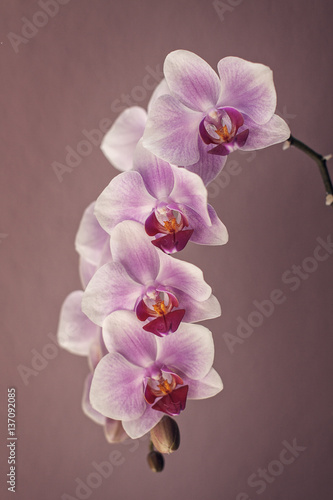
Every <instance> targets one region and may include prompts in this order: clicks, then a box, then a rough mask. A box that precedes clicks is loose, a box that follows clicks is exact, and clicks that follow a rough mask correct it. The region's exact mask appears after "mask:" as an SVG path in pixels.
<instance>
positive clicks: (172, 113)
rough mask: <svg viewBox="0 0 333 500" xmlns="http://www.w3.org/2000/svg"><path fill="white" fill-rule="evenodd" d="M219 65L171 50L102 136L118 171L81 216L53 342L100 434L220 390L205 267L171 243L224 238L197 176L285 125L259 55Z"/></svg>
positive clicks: (129, 428) (279, 136) (132, 432)
mask: <svg viewBox="0 0 333 500" xmlns="http://www.w3.org/2000/svg"><path fill="white" fill-rule="evenodd" d="M218 73H219V76H218V74H217V73H216V72H215V71H214V70H213V69H212V68H211V67H210V66H209V65H208V64H207V63H206V62H205V61H204V60H203V59H201V58H200V57H199V56H197V55H195V54H193V53H192V52H189V51H186V50H176V51H174V52H172V53H170V54H169V55H168V56H167V57H166V60H165V63H164V75H165V78H164V79H163V80H162V81H161V83H160V84H159V85H158V86H157V87H156V89H155V91H154V92H153V95H152V97H151V99H150V102H149V104H148V111H147V112H146V111H145V110H144V109H142V108H141V107H138V106H135V107H131V108H128V109H126V110H125V111H123V112H122V113H121V114H120V116H119V117H118V118H117V120H116V121H115V123H114V124H113V126H112V128H111V129H110V131H109V132H108V133H107V134H106V136H105V138H104V140H103V142H102V145H101V148H102V151H103V152H104V154H105V156H106V157H107V158H108V159H109V160H110V162H111V163H112V165H113V166H114V167H116V168H118V169H119V170H121V171H122V173H120V174H119V175H117V176H116V177H114V178H113V179H112V181H111V182H110V184H109V185H108V186H107V187H106V188H105V190H104V191H103V192H102V193H101V195H100V196H99V197H98V199H97V201H96V202H94V203H92V204H91V205H90V206H89V207H88V208H87V209H86V210H85V212H84V214H83V217H82V220H81V223H80V226H79V230H78V233H77V236H76V241H75V246H76V250H77V251H78V253H79V255H80V276H81V281H82V286H83V290H78V291H74V292H72V293H71V294H70V295H69V296H68V297H67V298H66V299H65V301H64V304H63V306H62V310H61V314H60V321H59V329H58V340H59V344H60V345H61V346H62V347H64V348H65V349H67V350H68V351H70V352H72V353H75V354H79V355H83V356H87V357H88V361H89V365H90V374H89V375H88V377H87V379H86V382H85V386H84V395H83V410H84V412H85V413H86V414H87V415H88V416H89V417H91V418H92V419H93V420H94V421H95V422H97V423H98V424H101V425H103V426H104V430H105V435H106V438H107V440H108V441H109V442H117V441H121V440H123V439H126V438H127V437H130V438H132V439H136V438H139V437H141V436H143V435H144V434H146V433H147V432H149V431H151V430H152V429H156V426H157V425H158V424H159V422H160V421H161V419H162V417H163V416H165V415H167V416H168V417H173V416H176V415H178V414H179V413H180V412H181V411H183V410H184V409H185V406H186V401H187V399H203V398H208V397H211V396H214V395H216V394H217V393H218V392H220V391H221V389H222V381H221V378H220V376H219V375H218V373H217V372H216V371H215V369H214V368H212V364H213V357H214V343H213V338H212V334H211V332H210V331H209V330H208V329H207V328H206V327H204V326H202V325H198V324H194V323H197V322H200V321H203V320H207V319H211V318H216V317H218V316H219V315H220V313H221V310H220V304H219V302H218V300H217V298H216V297H215V296H214V295H213V294H212V289H211V287H210V286H209V285H208V284H207V283H206V282H205V280H204V278H203V273H202V271H201V270H200V269H199V268H198V267H196V266H195V265H193V264H190V263H188V262H184V261H182V260H180V259H178V258H175V257H174V256H173V255H172V254H174V253H176V252H180V251H181V250H182V249H183V248H184V247H185V246H186V245H187V243H188V242H189V241H192V242H194V243H199V244H204V245H223V244H225V243H226V242H227V240H228V233H227V230H226V228H225V226H224V224H223V223H222V222H221V220H220V219H219V217H218V216H217V214H216V212H215V210H214V209H213V207H212V206H210V205H209V204H208V203H207V189H206V186H207V185H208V184H209V183H210V182H211V181H212V180H213V179H215V177H216V176H217V175H218V174H219V172H220V171H221V169H222V168H223V166H224V165H225V162H226V161H227V157H228V155H229V154H230V153H232V152H233V151H234V150H237V149H241V150H249V151H250V150H256V149H261V148H265V147H267V146H270V145H273V144H276V143H279V142H283V141H285V140H287V139H288V138H289V136H290V130H289V128H288V126H287V124H286V123H285V121H284V120H283V119H282V118H280V117H279V116H277V115H276V114H274V113H275V109H276V92H275V88H274V83H273V77H272V71H271V70H270V69H269V68H268V67H267V66H264V65H262V64H255V63H251V62H248V61H245V60H243V59H240V58H237V57H226V58H224V59H222V60H221V61H220V62H219V63H218ZM162 421H165V418H164V419H163V420H162Z"/></svg>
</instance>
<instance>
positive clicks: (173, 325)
mask: <svg viewBox="0 0 333 500" xmlns="http://www.w3.org/2000/svg"><path fill="white" fill-rule="evenodd" d="M184 314H185V309H177V310H176V311H171V312H169V313H167V314H164V315H163V316H160V317H159V318H156V319H153V320H152V321H149V323H147V324H146V325H144V326H143V327H142V328H143V329H144V330H145V331H146V332H151V333H154V334H155V335H157V336H158V337H164V336H165V335H168V334H169V333H174V332H175V331H176V330H177V329H178V327H179V325H180V323H181V321H182V319H183V317H184Z"/></svg>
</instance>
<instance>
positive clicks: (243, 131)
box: [143, 50, 290, 185]
mask: <svg viewBox="0 0 333 500" xmlns="http://www.w3.org/2000/svg"><path fill="white" fill-rule="evenodd" d="M218 72H219V77H218V75H217V74H216V73H215V71H214V70H213V69H212V68H211V67H210V66H209V65H208V63H206V61H204V60H203V59H201V58H200V57H199V56H197V55H196V54H194V53H192V52H189V51H186V50H176V51H174V52H171V53H170V54H168V55H167V57H166V59H165V63H164V75H165V79H166V83H167V85H168V88H169V91H170V94H169V95H162V96H160V97H159V98H158V99H156V100H155V101H154V102H153V103H152V106H151V109H150V111H149V115H148V121H147V124H146V127H145V132H144V135H143V145H144V146H145V147H146V148H147V149H149V150H150V151H151V152H152V153H154V154H155V155H156V156H158V157H160V158H162V159H163V160H165V161H167V162H169V163H172V164H176V165H179V166H184V167H185V168H187V169H189V170H191V171H193V172H196V173H198V175H200V177H201V178H202V179H203V181H204V183H205V185H206V184H208V183H209V182H210V181H212V180H213V179H214V178H215V177H216V176H217V175H218V173H219V172H220V170H221V169H222V168H223V166H224V163H225V160H226V157H227V155H228V154H229V153H231V152H232V151H234V150H236V149H242V150H245V151H250V150H256V149H262V148H265V147H267V146H271V145H273V144H276V143H279V142H283V141H285V140H286V139H288V137H289V136H290V130H289V127H288V125H287V124H286V122H285V121H284V120H283V119H282V118H280V117H279V116H277V115H275V114H274V112H275V109H276V92H275V87H274V83H273V76H272V71H271V70H270V69H269V68H268V67H267V66H264V65H263V64H257V63H252V62H248V61H245V60H244V59H240V58H238V57H225V58H224V59H221V60H220V62H219V63H218Z"/></svg>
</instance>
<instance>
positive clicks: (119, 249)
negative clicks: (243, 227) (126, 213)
mask: <svg viewBox="0 0 333 500" xmlns="http://www.w3.org/2000/svg"><path fill="white" fill-rule="evenodd" d="M111 253H112V257H113V261H112V262H110V263H108V264H105V265H104V266H102V267H101V268H100V269H99V270H98V271H97V272H96V273H95V275H94V276H93V277H92V279H91V281H90V282H89V284H88V286H87V288H86V290H85V292H84V295H83V298H82V311H83V312H84V313H85V314H86V315H87V316H88V318H90V319H91V321H93V322H94V323H95V324H97V325H100V326H102V324H103V321H104V319H105V318H106V317H107V316H109V315H110V314H111V313H112V312H114V311H117V310H122V309H125V310H129V311H135V312H136V315H137V317H138V318H139V319H140V320H141V321H146V320H147V319H148V323H146V324H145V325H144V326H143V329H144V330H146V331H150V332H152V333H154V334H155V335H167V334H168V333H170V332H175V331H176V330H177V328H178V326H179V324H180V322H181V321H182V320H183V319H184V321H186V322H188V323H190V322H196V321H202V320H204V319H209V318H216V317H217V316H219V315H220V314H221V310H220V305H219V302H218V300H217V299H216V297H215V296H214V295H212V293H211V292H212V290H211V287H210V286H209V285H208V284H207V283H206V282H205V281H204V279H203V274H202V271H201V270H200V269H199V268H198V267H196V266H194V265H193V264H190V263H188V262H183V261H180V260H178V259H174V258H172V257H171V256H169V255H166V254H164V253H163V252H161V251H160V250H159V249H157V248H156V247H154V246H153V245H151V243H150V241H149V239H147V237H146V233H145V230H144V227H143V226H142V224H139V223H138V222H135V221H124V222H121V223H120V224H118V225H117V226H116V227H115V228H114V230H113V232H112V237H111Z"/></svg>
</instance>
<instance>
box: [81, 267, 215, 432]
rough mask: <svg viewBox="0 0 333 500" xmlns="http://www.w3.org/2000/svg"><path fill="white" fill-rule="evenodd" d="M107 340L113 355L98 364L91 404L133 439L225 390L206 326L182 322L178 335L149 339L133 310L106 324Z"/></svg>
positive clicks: (110, 352) (104, 336)
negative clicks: (189, 405) (188, 404)
mask: <svg viewBox="0 0 333 500" xmlns="http://www.w3.org/2000/svg"><path fill="white" fill-rule="evenodd" d="M170 259H171V257H170ZM103 338H104V342H105V345H106V347H107V349H108V351H109V354H107V355H106V356H104V357H103V358H102V359H101V361H100V362H99V363H98V365H97V366H96V369H95V372H94V375H93V380H92V384H91V390H90V401H91V404H92V407H93V408H94V409H95V410H97V411H98V412H99V413H101V414H102V415H105V416H106V417H108V418H111V419H115V420H121V421H122V425H123V428H124V430H125V431H126V432H127V434H128V435H129V436H130V437H131V438H133V439H135V438H139V437H141V436H143V435H144V434H145V433H146V432H148V431H149V430H150V429H152V427H154V426H155V425H156V424H157V423H158V422H159V421H160V419H161V418H162V417H163V415H164V414H167V415H178V414H179V413H180V412H181V411H183V410H184V409H185V406H186V401H187V399H205V398H209V397H211V396H214V395H215V394H217V393H218V392H220V391H221V390H222V381H221V378H220V377H219V375H218V374H217V372H216V371H215V370H214V369H213V368H212V364H213V358H214V344H213V339H212V335H211V332H210V331H209V330H208V329H207V328H205V327H203V326H201V325H192V324H182V325H181V326H180V327H179V330H178V332H177V334H176V335H169V336H168V337H165V338H159V337H156V336H155V335H147V334H146V333H145V332H144V331H143V330H142V328H141V325H140V322H139V321H138V320H137V318H136V316H135V314H134V313H133V312H129V311H117V312H115V313H114V314H112V315H111V316H109V317H108V318H107V319H106V320H105V322H104V325H103Z"/></svg>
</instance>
